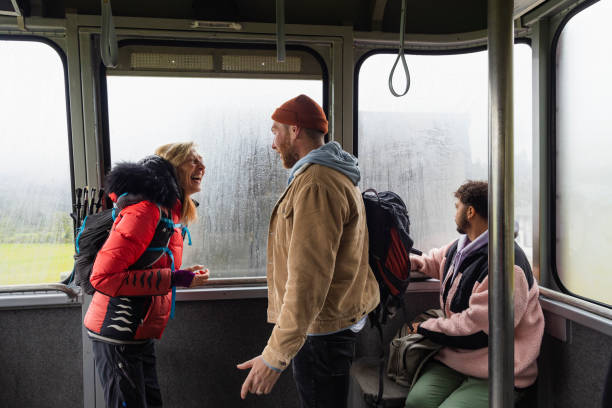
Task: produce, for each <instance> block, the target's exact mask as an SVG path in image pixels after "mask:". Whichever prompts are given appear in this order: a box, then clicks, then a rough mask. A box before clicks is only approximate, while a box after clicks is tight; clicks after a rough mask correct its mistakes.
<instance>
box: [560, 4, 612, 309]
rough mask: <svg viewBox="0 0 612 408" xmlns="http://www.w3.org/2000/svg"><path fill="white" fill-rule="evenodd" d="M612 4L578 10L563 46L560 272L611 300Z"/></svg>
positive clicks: (578, 287)
mask: <svg viewBox="0 0 612 408" xmlns="http://www.w3.org/2000/svg"><path fill="white" fill-rule="evenodd" d="M611 18H612V2H610V1H601V2H598V3H595V4H593V5H592V6H590V7H588V8H587V9H585V10H584V11H581V12H580V13H578V14H576V15H575V16H574V17H573V18H572V19H571V20H569V22H568V23H567V25H566V26H565V28H564V29H563V31H562V32H561V36H560V38H559V43H558V45H557V84H556V86H557V116H556V118H557V119H556V122H557V177H556V178H557V185H556V189H557V195H556V199H557V202H556V204H557V220H556V227H557V229H556V238H557V241H556V253H557V259H556V262H557V270H558V273H559V277H560V278H561V281H562V282H563V284H564V285H565V286H566V288H567V289H569V290H570V291H572V292H574V293H576V294H578V295H582V296H585V297H589V298H592V299H595V300H598V301H600V302H604V303H607V304H609V305H612V291H611V288H612V274H611V273H610V267H609V265H610V263H609V261H608V259H607V255H608V254H609V252H610V244H611V243H612V182H611V180H612V160H610V152H611V151H612V132H611V129H612V115H610V95H612V78H611V77H610V67H611V66H612V49H611V48H610V47H609V45H608V44H607V42H606V41H604V42H602V40H603V39H609V38H612V26H611V25H610V19H611Z"/></svg>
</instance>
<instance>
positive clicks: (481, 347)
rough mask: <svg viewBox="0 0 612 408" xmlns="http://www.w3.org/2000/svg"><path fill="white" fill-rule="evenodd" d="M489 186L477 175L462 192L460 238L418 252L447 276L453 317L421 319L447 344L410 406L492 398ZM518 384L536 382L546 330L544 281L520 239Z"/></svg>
mask: <svg viewBox="0 0 612 408" xmlns="http://www.w3.org/2000/svg"><path fill="white" fill-rule="evenodd" d="M487 190H488V185H487V183H486V182H481V181H469V182H467V183H465V184H464V185H462V186H461V187H459V189H458V190H457V191H456V192H455V197H456V198H457V201H456V203H455V207H456V208H457V213H456V215H455V222H456V224H457V231H458V232H459V233H460V234H464V235H462V236H461V237H460V238H459V239H458V240H455V241H454V242H452V243H450V244H448V245H446V246H445V247H443V248H438V249H433V250H431V251H430V252H429V254H426V255H425V254H424V255H422V256H412V255H411V257H410V261H411V263H412V269H413V270H417V271H420V272H423V273H425V274H426V275H428V276H430V277H432V278H435V279H439V280H440V306H441V307H442V309H443V310H444V314H445V317H442V318H438V319H430V320H427V321H425V322H423V323H421V324H420V325H417V327H415V328H416V330H417V332H418V333H420V334H422V335H424V336H426V337H427V338H430V339H431V340H433V341H435V342H437V343H438V344H441V345H443V346H444V347H443V348H442V349H441V350H440V352H439V353H438V354H437V355H436V357H435V359H434V360H430V362H429V363H427V365H426V366H425V368H424V369H423V373H422V375H421V376H420V377H419V379H418V380H417V382H416V384H415V385H414V387H413V388H412V390H411V391H410V393H409V394H408V398H407V399H406V407H407V408H411V407H419V408H429V407H447V408H450V407H452V408H461V407H469V408H480V407H483V408H486V407H488V406H489V403H488V400H489V398H488V377H489V366H488V351H489V349H488V331H489V315H488V313H489V279H488V272H489V268H488V254H489V248H488V247H489V230H488V217H487V209H488V208H487V200H488V191H487ZM514 257H515V265H514V385H515V387H516V389H517V393H520V389H521V388H525V387H528V386H530V385H532V384H533V383H534V381H535V380H536V377H537V374H538V367H537V363H536V359H537V357H538V354H539V352H540V343H541V341H542V335H543V332H544V315H543V314H542V309H541V307H540V303H539V301H538V295H539V290H538V284H537V282H536V280H535V279H534V277H533V274H532V272H531V267H530V266H529V261H528V260H527V257H526V256H525V254H524V253H523V251H522V250H521V248H520V247H519V246H518V244H516V243H515V244H514Z"/></svg>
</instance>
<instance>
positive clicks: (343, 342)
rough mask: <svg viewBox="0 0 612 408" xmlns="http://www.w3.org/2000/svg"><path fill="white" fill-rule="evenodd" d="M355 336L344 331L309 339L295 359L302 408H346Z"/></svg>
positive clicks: (294, 365) (294, 371)
mask: <svg viewBox="0 0 612 408" xmlns="http://www.w3.org/2000/svg"><path fill="white" fill-rule="evenodd" d="M356 336H357V334H356V333H353V332H352V331H351V330H344V331H341V332H339V333H334V334H329V335H326V336H308V337H307V338H306V343H304V346H302V349H301V350H300V351H299V352H298V354H297V355H296V356H295V357H294V358H293V378H294V379H295V384H296V385H297V389H298V394H299V396H300V403H301V406H302V408H325V407H334V408H343V407H346V406H347V398H348V388H349V380H350V377H349V371H350V369H351V364H352V362H353V357H354V355H355V341H356Z"/></svg>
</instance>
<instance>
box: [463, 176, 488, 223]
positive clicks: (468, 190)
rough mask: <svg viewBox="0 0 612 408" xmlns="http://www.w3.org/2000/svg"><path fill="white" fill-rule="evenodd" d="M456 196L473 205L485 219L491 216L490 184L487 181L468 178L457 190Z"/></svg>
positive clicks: (464, 202)
mask: <svg viewBox="0 0 612 408" xmlns="http://www.w3.org/2000/svg"><path fill="white" fill-rule="evenodd" d="M455 197H457V198H458V199H459V201H461V202H462V203H463V204H465V205H467V206H470V205H471V206H472V207H474V209H475V210H476V213H477V214H478V215H480V216H481V217H483V218H484V219H485V220H487V219H488V217H489V184H488V183H487V182H486V181H472V180H468V181H467V182H466V183H464V184H462V185H461V187H459V188H458V189H457V191H455Z"/></svg>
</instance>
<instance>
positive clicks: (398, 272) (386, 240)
mask: <svg viewBox="0 0 612 408" xmlns="http://www.w3.org/2000/svg"><path fill="white" fill-rule="evenodd" d="M362 196H363V202H364V204H365V210H366V219H367V223H368V236H369V241H370V243H369V251H370V257H369V263H370V267H371V268H372V271H373V272H374V276H375V277H376V280H377V281H378V288H379V290H380V303H379V305H378V306H377V307H376V309H374V310H373V311H372V312H370V315H369V318H370V323H371V324H372V326H374V327H376V329H377V330H378V334H379V337H380V343H381V352H380V363H379V383H378V396H377V397H376V401H372V402H373V403H375V404H376V405H380V404H382V395H383V375H384V374H383V370H384V364H385V361H384V349H383V335H382V326H381V325H383V324H385V323H386V322H387V319H388V317H389V316H390V315H391V314H394V313H395V312H396V311H397V310H398V309H400V308H401V309H402V310H404V293H405V292H406V289H407V288H408V283H409V282H410V253H414V254H418V255H420V254H421V251H418V250H416V249H414V248H412V245H413V243H414V241H413V240H412V238H410V219H409V217H408V211H407V209H406V205H405V204H404V201H403V200H402V199H401V198H400V196H398V195H397V194H395V193H394V192H392V191H383V192H381V193H377V192H376V190H373V189H369V190H366V191H364V192H363V194H362ZM404 316H405V312H404Z"/></svg>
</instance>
